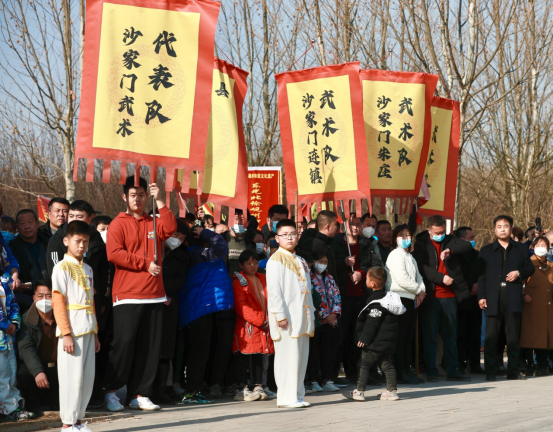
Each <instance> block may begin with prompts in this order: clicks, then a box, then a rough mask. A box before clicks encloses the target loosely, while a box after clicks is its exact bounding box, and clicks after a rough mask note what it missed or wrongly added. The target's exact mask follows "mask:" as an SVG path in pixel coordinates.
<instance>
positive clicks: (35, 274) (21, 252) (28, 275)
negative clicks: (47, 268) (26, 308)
mask: <svg viewBox="0 0 553 432" xmlns="http://www.w3.org/2000/svg"><path fill="white" fill-rule="evenodd" d="M37 240H38V242H39V244H40V247H41V252H44V255H42V254H41V256H40V258H39V259H40V260H42V261H43V265H44V264H48V263H47V262H45V261H47V260H46V251H47V248H48V239H47V238H46V237H45V236H44V235H43V234H42V233H41V232H39V233H38V234H37ZM9 246H10V249H11V251H12V253H13V256H14V257H15V259H16V260H17V262H18V263H19V279H21V282H35V281H37V280H38V279H47V278H48V277H49V276H48V274H47V273H46V272H40V271H36V269H35V268H34V267H35V263H34V262H33V261H34V260H32V258H31V257H30V256H29V253H30V252H28V251H27V248H28V247H29V243H27V242H26V241H24V240H23V239H22V238H21V236H17V237H16V238H15V239H13V240H12V241H11V242H10V244H9ZM31 295H32V293H31Z"/></svg>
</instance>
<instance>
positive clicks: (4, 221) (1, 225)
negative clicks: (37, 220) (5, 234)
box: [0, 215, 16, 231]
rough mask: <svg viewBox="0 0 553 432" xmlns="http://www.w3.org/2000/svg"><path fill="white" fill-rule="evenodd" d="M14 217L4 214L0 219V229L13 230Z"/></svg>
mask: <svg viewBox="0 0 553 432" xmlns="http://www.w3.org/2000/svg"><path fill="white" fill-rule="evenodd" d="M15 225H16V223H15V219H14V218H12V217H11V216H7V215H4V216H2V218H1V219H0V231H9V230H10V229H12V230H15Z"/></svg>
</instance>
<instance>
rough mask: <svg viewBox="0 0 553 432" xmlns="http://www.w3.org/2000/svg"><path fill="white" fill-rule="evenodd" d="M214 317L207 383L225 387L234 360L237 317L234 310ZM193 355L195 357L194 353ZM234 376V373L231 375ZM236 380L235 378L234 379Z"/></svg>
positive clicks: (217, 313) (214, 314) (218, 313)
mask: <svg viewBox="0 0 553 432" xmlns="http://www.w3.org/2000/svg"><path fill="white" fill-rule="evenodd" d="M211 315H212V316H213V327H212V336H211V337H212V339H211V354H212V355H211V356H210V360H211V361H210V362H209V369H208V371H209V372H210V376H209V377H207V379H206V382H208V383H210V384H211V385H213V384H217V385H219V386H221V387H223V386H224V385H225V376H226V375H227V372H228V371H229V370H230V365H231V360H232V341H233V338H234V324H235V322H236V315H235V313H234V310H226V311H219V312H215V313H213V314H211ZM192 355H194V354H193V353H192ZM231 375H232V373H231ZM232 378H234V377H232Z"/></svg>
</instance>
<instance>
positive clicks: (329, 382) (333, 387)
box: [322, 381, 340, 392]
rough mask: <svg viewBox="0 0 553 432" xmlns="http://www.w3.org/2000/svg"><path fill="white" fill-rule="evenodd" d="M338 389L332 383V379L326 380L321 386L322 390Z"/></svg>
mask: <svg viewBox="0 0 553 432" xmlns="http://www.w3.org/2000/svg"><path fill="white" fill-rule="evenodd" d="M338 390H340V389H339V388H338V387H336V386H335V385H334V383H333V382H332V381H327V382H326V384H325V385H324V386H323V387H322V391H328V392H335V391H338Z"/></svg>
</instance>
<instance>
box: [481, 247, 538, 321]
mask: <svg viewBox="0 0 553 432" xmlns="http://www.w3.org/2000/svg"><path fill="white" fill-rule="evenodd" d="M503 251H504V248H503V246H501V245H500V244H499V242H498V241H497V240H495V241H494V242H493V243H490V244H488V245H486V246H484V247H483V248H482V250H480V254H479V255H478V256H479V257H480V258H481V259H482V260H483V261H484V262H485V263H486V269H485V271H484V272H483V273H482V275H480V277H479V278H478V298H479V299H480V300H482V299H486V303H487V305H488V307H487V308H486V316H496V315H497V309H498V304H499V289H500V286H501V285H500V284H501V270H502V264H503ZM505 269H506V274H509V273H510V272H512V271H514V270H518V271H519V272H520V277H519V278H518V279H516V280H515V281H514V282H505V283H506V286H507V292H508V297H509V312H519V313H521V312H522V309H523V301H522V281H524V280H526V279H528V278H529V277H530V276H532V275H533V274H534V271H535V267H534V264H533V263H532V261H531V260H530V257H529V256H528V249H527V247H526V246H525V245H524V244H523V243H518V242H515V241H514V240H511V241H510V242H509V247H508V250H507V262H506V268H505Z"/></svg>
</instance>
